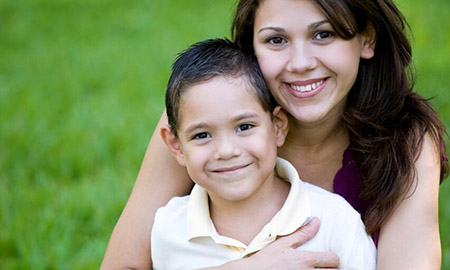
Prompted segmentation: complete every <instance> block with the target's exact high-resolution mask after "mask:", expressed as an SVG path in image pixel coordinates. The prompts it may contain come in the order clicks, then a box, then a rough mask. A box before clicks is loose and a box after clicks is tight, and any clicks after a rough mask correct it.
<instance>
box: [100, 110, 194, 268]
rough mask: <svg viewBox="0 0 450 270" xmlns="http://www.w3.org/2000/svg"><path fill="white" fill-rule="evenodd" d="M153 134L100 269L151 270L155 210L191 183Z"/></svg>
mask: <svg viewBox="0 0 450 270" xmlns="http://www.w3.org/2000/svg"><path fill="white" fill-rule="evenodd" d="M163 125H167V117H166V114H165V112H164V113H163V115H162V116H161V119H160V121H159V123H158V126H157V127H156V128H155V131H154V132H153V136H152V138H151V140H150V143H149V146H148V148H147V152H146V154H145V157H144V161H143V163H142V167H141V170H140V171H139V175H138V177H137V180H136V184H135V186H134V188H133V191H132V193H131V195H130V198H129V199H128V202H127V204H126V206H125V208H124V210H123V212H122V214H121V216H120V218H119V221H118V222H117V224H116V226H115V228H114V231H113V233H112V235H111V239H110V240H109V244H108V248H107V250H106V254H105V257H104V258H103V262H102V266H101V269H151V258H150V233H151V228H152V226H153V221H154V215H155V212H156V210H157V209H158V208H159V207H161V206H163V205H165V204H166V203H167V202H168V201H169V200H170V198H172V197H174V196H180V195H187V194H188V193H189V192H190V189H191V188H192V185H193V183H192V181H191V180H190V179H189V176H188V175H187V172H186V169H185V168H184V167H181V166H180V165H179V164H178V163H177V162H176V160H175V159H174V158H173V156H172V155H171V154H170V152H169V150H168V149H167V148H166V146H165V145H164V143H163V141H162V139H161V136H160V135H159V130H160V128H161V127H162V126H163Z"/></svg>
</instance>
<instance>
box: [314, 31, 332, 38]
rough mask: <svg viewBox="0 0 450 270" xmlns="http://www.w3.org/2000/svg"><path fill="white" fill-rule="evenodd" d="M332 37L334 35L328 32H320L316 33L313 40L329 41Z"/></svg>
mask: <svg viewBox="0 0 450 270" xmlns="http://www.w3.org/2000/svg"><path fill="white" fill-rule="evenodd" d="M333 36H334V34H333V33H332V32H330V31H321V32H318V33H316V35H315V36H314V39H316V40H324V39H330V38H332V37H333Z"/></svg>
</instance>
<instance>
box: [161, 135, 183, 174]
mask: <svg viewBox="0 0 450 270" xmlns="http://www.w3.org/2000/svg"><path fill="white" fill-rule="evenodd" d="M160 135H161V138H162V140H163V141H164V143H165V144H166V146H167V148H169V151H170V153H172V155H173V156H174V157H175V159H176V160H177V162H178V163H179V164H180V165H181V166H186V163H185V162H184V154H183V150H182V149H181V144H180V141H179V139H178V138H177V137H176V136H175V134H173V132H172V130H171V128H170V127H169V126H164V127H162V128H161V129H160Z"/></svg>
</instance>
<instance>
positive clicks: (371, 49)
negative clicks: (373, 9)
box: [361, 22, 377, 59]
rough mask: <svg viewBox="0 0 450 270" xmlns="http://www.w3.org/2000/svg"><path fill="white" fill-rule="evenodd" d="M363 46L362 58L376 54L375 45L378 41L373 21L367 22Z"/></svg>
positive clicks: (362, 37)
mask: <svg viewBox="0 0 450 270" xmlns="http://www.w3.org/2000/svg"><path fill="white" fill-rule="evenodd" d="M361 39H362V41H361V42H362V48H361V58H364V59H370V58H372V57H373V56H374V54H375V45H376V43H377V33H376V31H375V28H374V27H373V24H372V23H371V22H368V23H367V26H366V29H365V30H364V32H363V33H362V34H361Z"/></svg>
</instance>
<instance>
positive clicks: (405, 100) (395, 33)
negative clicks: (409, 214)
mask: <svg viewBox="0 0 450 270" xmlns="http://www.w3.org/2000/svg"><path fill="white" fill-rule="evenodd" d="M262 1H263V0H241V1H240V2H239V3H238V6H237V9H236V12H235V17H234V20H233V24H232V31H231V32H232V37H233V40H234V41H235V42H236V43H237V44H238V45H239V46H240V48H242V49H243V50H246V51H248V52H253V26H254V20H255V14H256V11H257V9H258V6H259V4H260V3H261V2H262ZM311 1H313V3H315V4H316V5H317V6H318V7H319V8H320V9H321V10H322V11H323V13H324V14H325V16H326V17H327V19H328V20H329V22H330V24H331V25H332V27H333V29H334V30H335V31H336V34H337V35H338V36H340V37H341V38H343V39H346V40H348V39H351V38H353V37H354V36H355V35H357V34H361V33H363V32H364V31H366V30H367V27H373V30H375V33H376V46H375V55H374V57H373V58H371V59H368V60H365V59H361V62H360V67H359V71H358V76H357V79H356V81H355V84H354V85H353V87H352V89H351V90H350V92H349V95H348V98H347V104H346V108H345V111H344V113H343V122H344V125H345V127H346V129H347V132H348V134H349V138H350V147H351V149H352V151H353V154H354V156H355V161H356V164H357V168H358V172H359V176H360V179H361V192H360V199H361V200H362V201H363V202H364V204H367V205H369V209H368V210H367V212H366V213H362V215H363V220H364V223H365V225H366V229H367V232H368V233H369V234H373V233H374V232H376V231H378V230H379V229H380V227H381V225H382V224H383V223H384V222H385V220H386V219H387V218H388V217H389V216H390V214H391V213H392V212H393V210H394V208H395V207H396V205H398V203H399V202H400V201H401V200H403V199H405V198H406V197H407V196H410V195H411V191H414V190H415V185H416V174H415V161H416V160H417V158H418V156H419V154H420V151H421V149H422V144H423V138H424V136H425V134H430V135H431V137H432V139H433V140H434V143H435V145H436V148H437V149H440V150H441V155H442V157H441V181H442V180H443V179H445V177H446V176H447V174H448V164H447V160H446V159H444V156H445V154H444V151H443V136H444V135H446V131H445V126H444V125H443V123H442V121H441V120H440V118H439V116H438V114H437V113H436V111H435V110H434V109H433V107H432V105H431V104H430V102H429V101H428V100H427V99H425V98H423V97H421V96H420V95H419V94H417V93H415V92H414V91H413V86H414V72H413V71H414V70H413V68H412V58H411V55H412V51H411V45H410V42H409V39H408V36H407V31H408V30H409V26H408V24H407V22H406V20H405V18H404V16H403V15H402V13H401V12H400V11H399V10H398V8H397V7H396V6H395V4H394V3H393V2H392V1H391V0H335V1H329V0H311Z"/></svg>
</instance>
